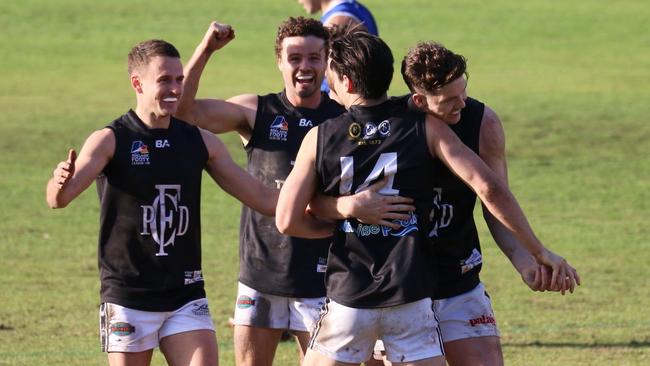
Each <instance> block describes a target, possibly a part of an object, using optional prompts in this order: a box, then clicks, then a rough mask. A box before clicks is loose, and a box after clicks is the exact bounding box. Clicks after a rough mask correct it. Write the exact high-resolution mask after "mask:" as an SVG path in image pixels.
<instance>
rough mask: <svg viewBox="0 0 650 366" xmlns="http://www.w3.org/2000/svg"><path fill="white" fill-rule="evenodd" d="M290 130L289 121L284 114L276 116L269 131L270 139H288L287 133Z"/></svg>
mask: <svg viewBox="0 0 650 366" xmlns="http://www.w3.org/2000/svg"><path fill="white" fill-rule="evenodd" d="M288 132H289V123H288V122H287V119H286V118H284V116H275V119H274V120H273V123H271V129H270V131H269V140H276V141H287V133H288Z"/></svg>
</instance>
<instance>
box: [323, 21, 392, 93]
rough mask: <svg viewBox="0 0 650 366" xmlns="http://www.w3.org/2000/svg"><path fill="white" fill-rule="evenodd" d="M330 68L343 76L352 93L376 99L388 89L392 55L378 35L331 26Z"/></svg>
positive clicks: (356, 29) (355, 29) (357, 29)
mask: <svg viewBox="0 0 650 366" xmlns="http://www.w3.org/2000/svg"><path fill="white" fill-rule="evenodd" d="M329 58H330V67H331V68H332V70H334V71H335V72H336V73H337V74H338V75H339V76H343V75H345V76H347V77H348V78H349V79H350V80H351V81H352V84H353V86H354V89H355V90H356V93H357V94H359V95H361V96H362V97H363V98H365V99H377V98H379V97H381V96H382V95H384V94H385V93H386V91H388V87H389V86H390V82H391V80H393V62H394V59H393V54H392V52H391V51H390V48H389V47H388V45H387V44H386V43H385V42H384V41H382V40H381V38H379V37H377V36H374V35H372V34H370V33H368V32H366V31H363V30H361V28H359V27H354V26H353V27H340V28H337V29H335V31H334V32H333V34H332V39H331V42H330V53H329Z"/></svg>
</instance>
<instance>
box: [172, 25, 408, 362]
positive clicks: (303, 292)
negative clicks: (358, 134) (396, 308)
mask: <svg viewBox="0 0 650 366" xmlns="http://www.w3.org/2000/svg"><path fill="white" fill-rule="evenodd" d="M233 37H234V31H233V30H232V28H231V27H230V26H228V25H225V24H219V23H216V22H215V23H213V24H211V25H210V27H209V29H208V31H207V32H206V34H205V36H204V38H203V40H202V41H201V43H200V44H199V45H198V46H197V48H196V51H195V53H194V55H193V56H192V58H191V59H190V61H189V62H188V63H187V66H186V68H185V75H186V80H185V89H186V92H185V94H184V97H183V98H182V99H181V103H180V107H179V112H178V115H179V116H182V117H183V118H185V119H187V120H190V121H193V122H194V123H197V124H198V125H199V126H201V127H203V128H206V129H208V130H210V131H212V132H214V133H222V132H227V131H237V133H238V134H239V136H240V137H241V139H242V142H243V144H244V149H245V150H246V153H247V156H248V171H249V172H250V173H251V174H252V175H254V176H256V177H257V178H259V179H260V180H261V181H262V182H264V184H266V185H267V186H269V187H272V188H274V189H279V188H280V186H281V185H282V183H283V182H284V179H285V178H286V177H287V175H288V174H289V172H290V171H291V169H292V166H293V162H294V160H295V158H296V154H297V151H298V148H299V146H300V143H301V141H302V139H303V137H304V136H305V134H306V133H307V131H309V130H310V129H311V128H312V127H313V126H316V125H318V124H319V123H321V122H322V121H324V120H326V119H328V118H332V117H335V116H338V115H339V114H341V113H342V112H343V111H344V109H343V108H342V107H341V106H340V105H338V104H337V103H336V102H334V101H332V100H331V99H330V98H329V97H328V96H327V94H325V93H321V92H320V90H319V85H320V83H321V81H322V79H323V74H324V72H325V62H326V52H327V46H328V38H329V34H328V32H327V30H326V29H325V28H324V27H323V25H322V24H321V23H320V22H318V21H317V20H314V19H307V18H304V17H298V18H289V19H288V20H286V21H284V22H282V24H280V26H279V28H278V32H277V36H276V44H275V51H276V60H277V65H278V68H279V70H280V72H281V74H282V78H283V80H284V90H283V91H281V92H279V93H273V94H268V95H254V94H244V95H239V96H235V97H232V98H230V99H228V100H227V101H224V100H219V99H196V92H197V89H198V83H199V79H200V76H201V73H202V71H203V70H204V68H205V66H206V64H207V62H208V60H209V58H210V57H211V55H212V54H213V53H214V51H216V50H217V49H219V48H221V47H223V45H225V44H226V43H228V42H229V41H230V40H231V39H232V38H233ZM367 193H368V194H371V193H372V192H370V191H369V192H367ZM394 203H399V201H398V200H395V201H394ZM349 207H351V206H349ZM387 215H389V216H390V213H387ZM330 235H331V233H330ZM327 236H329V235H327V234H324V235H322V237H321V239H316V240H306V239H301V238H295V237H291V236H285V235H282V234H280V233H279V232H278V230H277V228H276V227H275V223H274V219H273V217H268V216H265V215H264V214H262V213H259V212H256V211H254V210H251V209H249V208H247V207H243V208H242V216H241V229H240V273H239V288H238V295H237V305H236V308H235V317H234V323H235V357H236V362H237V364H238V365H255V366H257V365H271V364H272V362H273V358H274V354H275V350H276V348H277V344H278V342H279V340H280V337H281V335H282V333H283V331H284V330H291V331H292V332H293V333H294V334H296V336H297V339H298V342H299V346H300V350H301V352H304V350H305V349H306V346H307V341H308V339H309V329H310V328H311V326H312V324H313V323H314V321H315V320H316V319H317V318H318V313H319V310H320V307H321V306H322V303H323V299H324V296H325V286H324V272H325V268H326V265H327V262H326V261H327V248H328V246H329V243H330V241H331V240H330V239H329V238H324V237H327ZM301 356H302V354H301Z"/></svg>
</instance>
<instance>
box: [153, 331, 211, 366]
mask: <svg viewBox="0 0 650 366" xmlns="http://www.w3.org/2000/svg"><path fill="white" fill-rule="evenodd" d="M160 350H161V351H162V353H163V354H164V355H165V359H166V360H167V363H168V364H169V366H217V365H218V364H219V361H218V360H219V356H218V351H217V338H216V336H215V333H214V331H212V330H207V329H204V330H193V331H189V332H183V333H177V334H173V335H170V336H167V337H164V338H162V339H161V340H160Z"/></svg>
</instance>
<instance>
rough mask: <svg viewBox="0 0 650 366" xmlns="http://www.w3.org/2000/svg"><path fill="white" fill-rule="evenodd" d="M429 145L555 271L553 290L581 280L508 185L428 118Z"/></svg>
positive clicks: (442, 124)
mask: <svg viewBox="0 0 650 366" xmlns="http://www.w3.org/2000/svg"><path fill="white" fill-rule="evenodd" d="M427 141H428V143H429V147H430V150H431V154H432V155H433V156H435V157H438V158H440V159H441V160H442V161H443V162H444V163H445V165H447V166H448V167H449V168H450V169H451V170H452V171H453V172H454V174H456V175H457V176H458V177H459V178H460V179H461V180H463V181H464V182H465V184H467V185H468V186H469V187H470V188H471V189H472V190H474V192H476V194H477V195H478V196H479V198H480V199H481V201H482V202H483V204H484V205H485V206H486V207H487V208H488V210H489V211H490V212H491V213H492V214H493V215H494V216H495V217H496V218H497V219H498V220H499V221H500V222H501V223H503V224H504V226H505V227H506V228H508V229H509V230H510V231H511V232H513V233H514V235H515V236H516V237H517V239H519V240H520V241H521V243H522V244H524V245H525V247H526V249H527V250H528V251H529V252H530V253H531V254H532V255H533V257H534V258H535V260H536V261H537V262H538V263H540V264H546V265H549V266H551V267H552V268H553V274H552V279H551V282H552V286H556V287H561V284H564V282H565V280H566V278H567V277H568V278H569V279H570V282H571V283H574V281H577V282H578V283H579V278H578V277H577V273H576V272H575V270H574V269H573V268H571V266H569V264H568V263H567V262H566V260H565V259H564V258H562V257H560V256H558V255H556V254H555V253H553V252H551V251H549V250H548V249H547V248H546V247H544V245H543V244H542V243H541V242H540V241H539V239H538V238H537V237H536V236H535V233H534V232H533V230H532V228H531V227H530V224H529V223H528V220H527V219H526V217H525V216H524V213H523V211H522V210H521V207H519V203H518V202H517V200H516V199H515V197H514V196H513V195H512V193H511V192H510V190H509V189H508V187H507V186H506V184H505V183H504V182H503V181H502V180H501V179H500V178H499V177H498V176H497V175H496V173H494V172H493V171H492V170H491V169H490V168H489V167H488V166H487V165H485V163H484V162H483V161H482V160H481V158H479V157H478V156H477V155H476V154H474V152H473V151H471V150H470V149H469V148H468V147H467V146H465V145H464V144H463V143H462V142H461V141H460V140H459V139H458V137H457V136H456V135H455V134H454V133H453V132H452V131H451V129H450V128H449V127H448V126H447V125H446V124H445V123H444V122H442V121H440V120H438V119H437V118H435V117H433V116H430V115H427Z"/></svg>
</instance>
